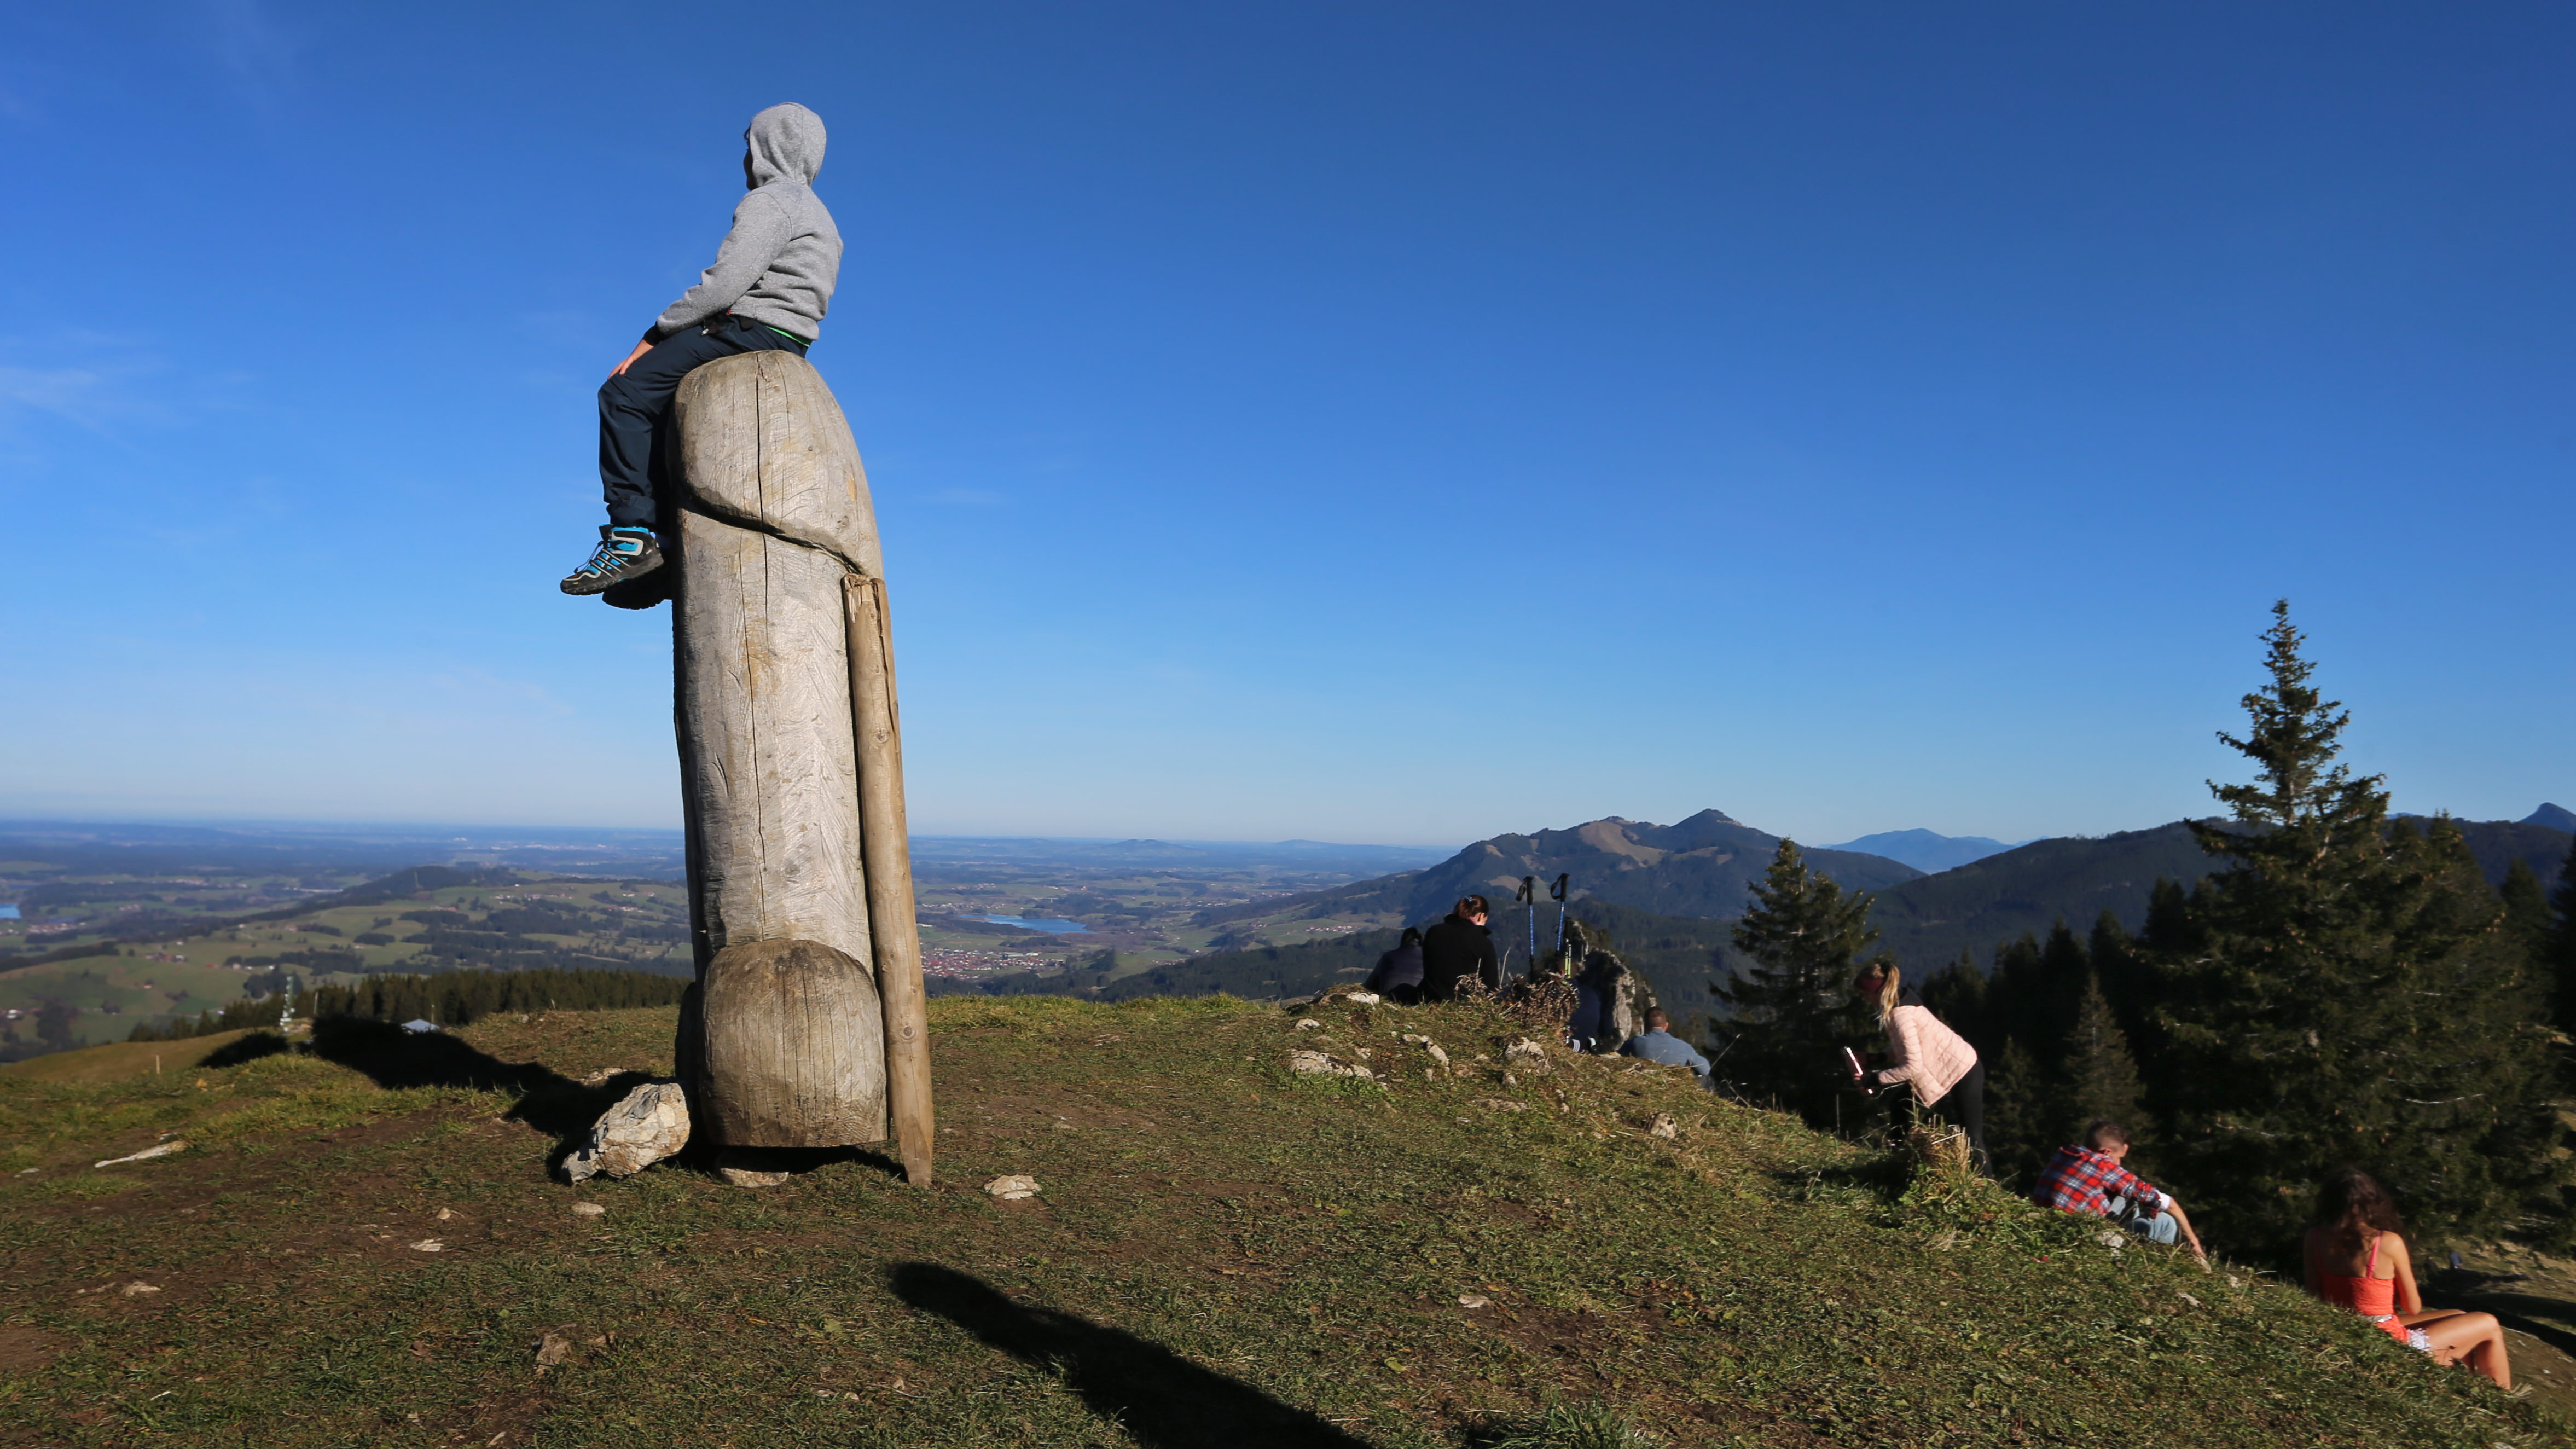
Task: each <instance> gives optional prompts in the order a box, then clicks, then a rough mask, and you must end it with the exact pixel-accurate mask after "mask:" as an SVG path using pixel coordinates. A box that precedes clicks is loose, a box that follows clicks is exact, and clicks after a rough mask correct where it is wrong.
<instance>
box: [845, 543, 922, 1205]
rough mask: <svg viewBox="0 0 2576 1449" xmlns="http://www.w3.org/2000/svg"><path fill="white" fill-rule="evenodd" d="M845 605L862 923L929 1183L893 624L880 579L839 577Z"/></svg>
mask: <svg viewBox="0 0 2576 1449" xmlns="http://www.w3.org/2000/svg"><path fill="white" fill-rule="evenodd" d="M841 587H842V590H843V592H844V593H845V594H846V596H847V598H848V603H849V656H850V703H851V707H852V709H853V710H854V711H855V714H856V722H857V743H858V758H859V823H860V838H861V841H862V845H863V848H864V850H865V851H866V855H867V869H868V923H869V930H870V932H871V934H872V935H873V937H874V939H875V942H876V948H877V955H876V962H877V992H878V996H879V999H880V1001H881V1002H882V1003H883V1006H884V1009H885V1035H886V1046H885V1058H886V1095H887V1099H888V1105H889V1110H890V1113H891V1115H892V1117H893V1122H894V1137H895V1143H896V1145H897V1148H898V1150H899V1151H900V1152H901V1154H902V1157H903V1175H904V1179H905V1180H906V1181H908V1182H910V1183H911V1184H912V1185H913V1186H915V1187H928V1186H930V1181H931V1159H932V1156H933V1152H932V1149H933V1146H934V1138H935V1136H936V1133H935V1129H934V1120H933V1116H932V1112H931V1100H930V1020H929V1014H928V1011H927V1010H926V1007H925V1004H924V1000H923V997H924V991H923V987H922V981H921V928H920V922H919V921H918V920H917V919H915V917H914V915H913V899H912V836H911V831H910V828H909V826H908V825H907V823H906V821H905V819H904V804H903V723H902V716H901V714H900V712H899V711H898V709H897V707H896V699H895V688H894V630H893V625H892V623H891V621H890V620H889V618H888V616H887V613H886V590H885V580H883V579H876V578H861V577H859V576H858V575H856V574H853V575H850V576H849V577H847V578H844V579H843V580H842V581H841Z"/></svg>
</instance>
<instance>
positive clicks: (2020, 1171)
mask: <svg viewBox="0 0 2576 1449" xmlns="http://www.w3.org/2000/svg"><path fill="white" fill-rule="evenodd" d="M2062 1096H2063V1093H2061V1092H2060V1091H2059V1089H2058V1086H2057V1084H2056V1083H2055V1082H2052V1081H2050V1080H2048V1079H2047V1078H2046V1077H2045V1076H2043V1075H2042V1074H2041V1072H2040V1069H2039V1063H2037V1062H2036V1061H2033V1060H2032V1059H2031V1055H2030V1053H2029V1052H2027V1051H2025V1050H2023V1049H2022V1044H2021V1042H2020V1041H2019V1040H2017V1039H2014V1038H2010V1037H2007V1038H2005V1039H2004V1043H2003V1045H2002V1046H2000V1047H1998V1048H1997V1049H1996V1050H1995V1052H1994V1054H1993V1055H1992V1056H1991V1057H1989V1058H1987V1059H1986V1156H1987V1158H1988V1159H1989V1160H1990V1161H1991V1162H1992V1164H1993V1166H1994V1175H1995V1181H1997V1182H1999V1183H2002V1184H2003V1185H2004V1186H2005V1187H2007V1188H2009V1189H2011V1190H2013V1191H2016V1192H2027V1191H2029V1190H2030V1189H2031V1188H2032V1187H2034V1186H2036V1185H2037V1184H2038V1182H2039V1170H2040V1169H2041V1168H2042V1167H2044V1166H2046V1165H2047V1164H2048V1159H2049V1155H2050V1154H2051V1153H2054V1152H2055V1151H2056V1150H2057V1149H2058V1148H2059V1147H2061V1146H2063V1145H2064V1143H2063V1141H2062V1140H2061V1134H2060V1133H2059V1132H2058V1131H2057V1126H2056V1123H2055V1122H2054V1121H2053V1120H2052V1118H2053V1108H2052V1104H2053V1103H2055V1102H2057V1101H2058V1100H2060V1098H2061V1097H2062Z"/></svg>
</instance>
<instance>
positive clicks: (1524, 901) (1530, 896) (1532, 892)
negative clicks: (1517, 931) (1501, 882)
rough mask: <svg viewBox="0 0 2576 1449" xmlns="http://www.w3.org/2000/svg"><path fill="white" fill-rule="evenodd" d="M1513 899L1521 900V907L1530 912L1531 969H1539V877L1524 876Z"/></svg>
mask: <svg viewBox="0 0 2576 1449" xmlns="http://www.w3.org/2000/svg"><path fill="white" fill-rule="evenodd" d="M1512 899H1513V900H1515V901H1518V902H1520V904H1521V908H1522V909H1523V910H1525V911H1528V912H1529V948H1530V969H1531V970H1532V971H1536V970H1537V969H1538V877H1537V876H1534V875H1525V876H1522V877H1521V888H1520V889H1519V890H1518V891H1517V892H1514V893H1513V895H1512Z"/></svg>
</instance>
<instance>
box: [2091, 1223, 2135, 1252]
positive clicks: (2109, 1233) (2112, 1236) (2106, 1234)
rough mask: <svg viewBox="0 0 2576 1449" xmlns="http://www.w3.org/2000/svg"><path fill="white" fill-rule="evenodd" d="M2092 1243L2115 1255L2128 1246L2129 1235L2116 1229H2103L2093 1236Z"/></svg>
mask: <svg viewBox="0 0 2576 1449" xmlns="http://www.w3.org/2000/svg"><path fill="white" fill-rule="evenodd" d="M2093 1241H2095V1242H2097V1243H2100V1244H2101V1245H2102V1246H2103V1247H2106V1248H2108V1249H2110V1250H2111V1251H2112V1252H2114V1253H2117V1252H2119V1251H2121V1250H2122V1249H2125V1248H2127V1247H2128V1246H2129V1235H2128V1234H2126V1233H2124V1232H2121V1231H2120V1230H2119V1229H2117V1228H2104V1229H2103V1230H2102V1231H2100V1232H2098V1233H2095V1234H2094V1235H2093Z"/></svg>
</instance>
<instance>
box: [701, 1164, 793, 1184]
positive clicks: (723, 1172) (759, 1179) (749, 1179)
mask: <svg viewBox="0 0 2576 1449" xmlns="http://www.w3.org/2000/svg"><path fill="white" fill-rule="evenodd" d="M716 1175H717V1176H718V1177H721V1178H723V1179H724V1180H725V1181H727V1182H729V1183H732V1184H733V1185H734V1186H736V1187H778V1186H781V1185H783V1184H785V1182H786V1181H787V1177H788V1175H787V1174H786V1173H783V1172H763V1171H761V1170H760V1169H759V1168H756V1167H719V1168H717V1169H716Z"/></svg>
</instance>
